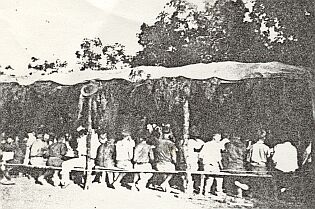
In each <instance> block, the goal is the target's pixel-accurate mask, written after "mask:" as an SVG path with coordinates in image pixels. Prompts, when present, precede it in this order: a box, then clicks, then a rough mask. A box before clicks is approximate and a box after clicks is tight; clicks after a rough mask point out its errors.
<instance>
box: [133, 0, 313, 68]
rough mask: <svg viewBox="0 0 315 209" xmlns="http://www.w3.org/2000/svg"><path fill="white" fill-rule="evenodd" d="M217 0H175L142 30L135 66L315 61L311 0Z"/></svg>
mask: <svg viewBox="0 0 315 209" xmlns="http://www.w3.org/2000/svg"><path fill="white" fill-rule="evenodd" d="M244 2H246V3H248V1H242V0H217V1H216V2H215V3H214V4H213V5H210V4H207V3H206V4H205V7H204V8H203V9H202V8H201V9H200V8H199V9H197V7H196V6H195V5H193V4H191V3H189V1H188V0H171V1H170V3H168V4H167V6H166V7H165V9H164V11H162V12H161V13H160V15H159V16H158V17H157V21H156V22H155V23H154V24H153V25H148V24H145V23H144V24H143V25H142V26H141V32H140V33H139V34H138V37H139V41H138V42H139V44H140V45H141V46H142V47H143V50H141V51H139V52H138V53H137V55H136V56H135V58H134V60H133V61H134V63H133V64H134V65H136V66H137V65H162V66H166V67H174V66H182V65H187V64H194V63H210V62H220V61H240V62H268V61H280V62H285V63H289V64H296V65H306V66H309V65H311V63H313V64H314V58H313V57H314V56H313V55H314V41H313V40H314V39H313V38H312V37H313V31H312V28H314V6H313V4H314V3H313V2H312V1H310V0H302V1H299V0H292V1H286V0H279V1H278V0H272V1H269V0H268V1H267V0H256V1H254V3H255V4H254V6H253V7H252V6H248V4H244ZM312 8H313V9H312Z"/></svg>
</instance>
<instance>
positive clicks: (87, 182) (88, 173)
mask: <svg viewBox="0 0 315 209" xmlns="http://www.w3.org/2000/svg"><path fill="white" fill-rule="evenodd" d="M91 138H92V96H90V97H89V102H88V135H87V138H86V164H85V169H86V173H85V174H86V180H85V185H84V189H85V190H87V189H89V186H90V183H91V171H90V170H91V168H90V165H91Z"/></svg>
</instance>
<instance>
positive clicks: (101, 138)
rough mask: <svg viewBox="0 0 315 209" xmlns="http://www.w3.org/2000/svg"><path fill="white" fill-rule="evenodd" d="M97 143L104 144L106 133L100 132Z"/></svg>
mask: <svg viewBox="0 0 315 209" xmlns="http://www.w3.org/2000/svg"><path fill="white" fill-rule="evenodd" d="M98 141H99V142H100V143H101V144H104V143H105V142H106V141H107V133H106V132H102V133H100V134H99V135H98Z"/></svg>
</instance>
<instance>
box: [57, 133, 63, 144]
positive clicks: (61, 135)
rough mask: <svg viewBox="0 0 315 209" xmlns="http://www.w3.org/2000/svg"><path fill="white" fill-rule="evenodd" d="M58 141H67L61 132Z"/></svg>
mask: <svg viewBox="0 0 315 209" xmlns="http://www.w3.org/2000/svg"><path fill="white" fill-rule="evenodd" d="M56 142H59V143H63V142H65V135H63V134H60V135H59V136H58V137H57V138H56Z"/></svg>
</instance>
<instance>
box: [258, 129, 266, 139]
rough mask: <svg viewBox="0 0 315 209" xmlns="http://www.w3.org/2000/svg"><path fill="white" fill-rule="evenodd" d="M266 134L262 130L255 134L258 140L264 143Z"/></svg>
mask: <svg viewBox="0 0 315 209" xmlns="http://www.w3.org/2000/svg"><path fill="white" fill-rule="evenodd" d="M266 135H267V132H266V131H265V130H264V129H260V130H258V132H257V136H258V140H262V141H264V140H265V139H266Z"/></svg>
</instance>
